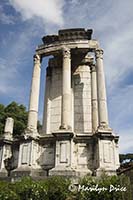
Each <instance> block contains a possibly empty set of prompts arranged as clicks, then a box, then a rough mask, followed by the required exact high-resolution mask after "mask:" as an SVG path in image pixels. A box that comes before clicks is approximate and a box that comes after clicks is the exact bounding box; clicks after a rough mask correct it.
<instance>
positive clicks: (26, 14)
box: [9, 0, 63, 25]
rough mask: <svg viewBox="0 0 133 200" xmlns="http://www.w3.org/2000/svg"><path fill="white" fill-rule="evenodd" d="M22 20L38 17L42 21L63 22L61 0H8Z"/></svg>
mask: <svg viewBox="0 0 133 200" xmlns="http://www.w3.org/2000/svg"><path fill="white" fill-rule="evenodd" d="M9 1H10V3H11V5H12V6H13V7H14V8H15V9H16V11H18V12H20V13H21V15H22V18H23V20H27V19H31V18H36V17H40V18H42V20H43V21H44V23H52V24H57V25H62V24H63V17H62V8H63V0H37V1H35V0H22V1H20V0H9Z"/></svg>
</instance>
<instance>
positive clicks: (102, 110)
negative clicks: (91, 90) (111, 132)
mask: <svg viewBox="0 0 133 200" xmlns="http://www.w3.org/2000/svg"><path fill="white" fill-rule="evenodd" d="M95 53H96V66H97V93H98V110H99V126H100V127H104V126H105V127H108V110H107V101H106V87H105V77H104V68H103V50H102V49H96V52H95Z"/></svg>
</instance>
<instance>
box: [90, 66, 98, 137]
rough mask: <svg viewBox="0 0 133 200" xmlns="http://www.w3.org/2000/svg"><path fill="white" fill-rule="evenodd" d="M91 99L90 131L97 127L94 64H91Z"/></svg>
mask: <svg viewBox="0 0 133 200" xmlns="http://www.w3.org/2000/svg"><path fill="white" fill-rule="evenodd" d="M91 101H92V131H93V133H94V132H95V131H96V130H97V128H98V101H97V76H96V66H95V65H94V64H91Z"/></svg>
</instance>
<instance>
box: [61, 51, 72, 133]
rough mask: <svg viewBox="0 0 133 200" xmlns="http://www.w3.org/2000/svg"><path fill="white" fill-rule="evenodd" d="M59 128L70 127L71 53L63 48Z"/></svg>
mask: <svg viewBox="0 0 133 200" xmlns="http://www.w3.org/2000/svg"><path fill="white" fill-rule="evenodd" d="M60 128H61V129H71V54H70V50H69V49H63V64H62V119H61V127H60Z"/></svg>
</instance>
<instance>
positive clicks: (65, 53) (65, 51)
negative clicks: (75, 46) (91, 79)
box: [62, 48, 71, 58]
mask: <svg viewBox="0 0 133 200" xmlns="http://www.w3.org/2000/svg"><path fill="white" fill-rule="evenodd" d="M62 51H63V58H70V57H71V52H70V49H68V48H64V49H63V50H62Z"/></svg>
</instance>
